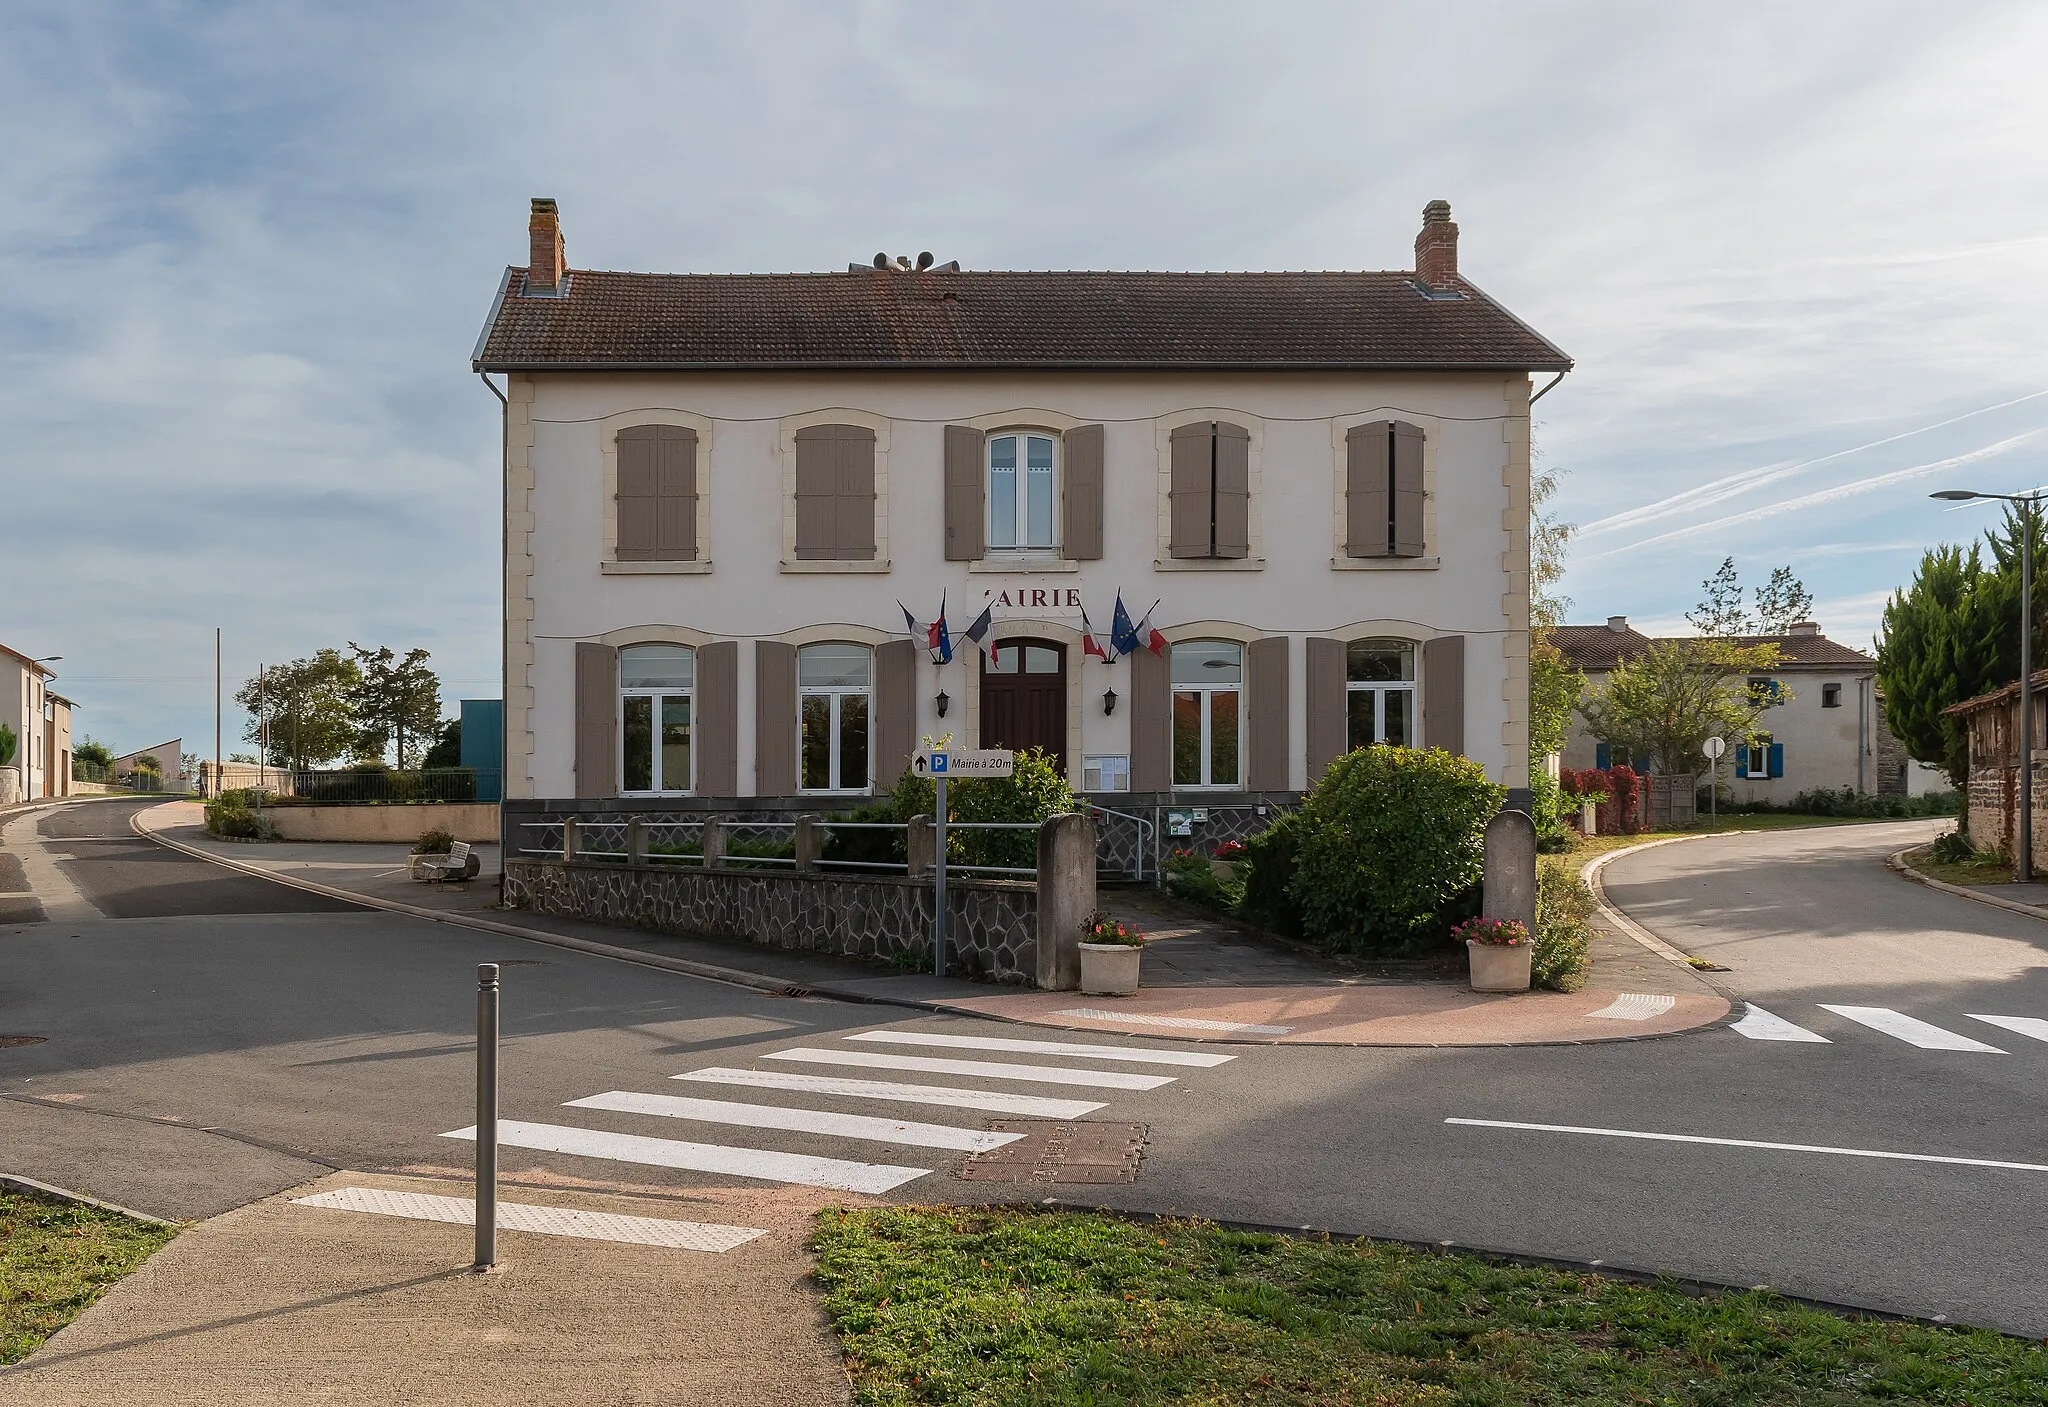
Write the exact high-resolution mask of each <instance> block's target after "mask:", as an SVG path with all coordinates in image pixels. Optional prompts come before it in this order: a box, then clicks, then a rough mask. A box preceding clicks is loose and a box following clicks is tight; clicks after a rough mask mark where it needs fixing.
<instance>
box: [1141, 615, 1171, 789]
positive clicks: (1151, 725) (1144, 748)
mask: <svg viewBox="0 0 2048 1407" xmlns="http://www.w3.org/2000/svg"><path fill="white" fill-rule="evenodd" d="M1172 653H1173V651H1172V649H1171V647H1169V648H1168V649H1167V651H1166V653H1165V654H1159V655H1155V654H1153V653H1152V652H1151V651H1150V650H1134V651H1133V652H1132V653H1131V790H1132V791H1152V792H1159V791H1171V790H1172V789H1173V683H1172V680H1173V669H1172V666H1171V665H1169V664H1168V663H1167V660H1168V657H1169V656H1171V654H1172Z"/></svg>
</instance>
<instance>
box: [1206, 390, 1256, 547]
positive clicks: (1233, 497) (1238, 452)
mask: <svg viewBox="0 0 2048 1407" xmlns="http://www.w3.org/2000/svg"><path fill="white" fill-rule="evenodd" d="M1251 449H1252V437H1251V432H1250V431H1248V430H1246V429H1245V428H1244V427H1243V426H1242V425H1232V424H1229V423H1228V422H1218V424H1217V426H1216V539H1215V547H1214V551H1215V555H1217V556H1218V557H1244V556H1247V555H1249V554H1250V552H1251V542H1252V536H1251V534H1252V528H1251V504H1252V467H1251Z"/></svg>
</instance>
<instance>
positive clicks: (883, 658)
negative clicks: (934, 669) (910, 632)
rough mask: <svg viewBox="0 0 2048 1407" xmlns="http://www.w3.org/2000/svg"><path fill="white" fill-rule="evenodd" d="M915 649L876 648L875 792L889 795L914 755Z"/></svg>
mask: <svg viewBox="0 0 2048 1407" xmlns="http://www.w3.org/2000/svg"><path fill="white" fill-rule="evenodd" d="M917 659H918V648H917V645H916V643H915V642H913V641H910V640H891V641H890V642H889V643H888V644H886V645H877V646H876V647H875V715H874V727H875V764H874V779H875V790H876V791H877V792H878V793H879V792H885V791H888V790H889V789H890V788H892V787H894V786H895V785H896V783H897V780H898V779H899V778H901V777H902V776H903V774H904V773H905V772H906V771H908V770H909V769H910V755H911V754H912V753H913V752H915V751H917Z"/></svg>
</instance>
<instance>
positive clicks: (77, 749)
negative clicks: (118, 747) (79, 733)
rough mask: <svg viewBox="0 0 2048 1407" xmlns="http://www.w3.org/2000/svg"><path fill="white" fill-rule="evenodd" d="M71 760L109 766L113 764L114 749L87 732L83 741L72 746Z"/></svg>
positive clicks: (97, 765) (96, 765)
mask: <svg viewBox="0 0 2048 1407" xmlns="http://www.w3.org/2000/svg"><path fill="white" fill-rule="evenodd" d="M71 760H72V761H74V762H90V763H91V764H92V765H93V766H95V767H111V766H113V765H114V750H113V749H112V748H110V747H108V746H107V745H106V744H105V743H103V742H99V741H97V740H95V739H94V738H93V736H92V735H91V734H90V733H88V734H86V736H85V741H83V742H81V743H77V744H75V745H74V746H73V747H72V749H71Z"/></svg>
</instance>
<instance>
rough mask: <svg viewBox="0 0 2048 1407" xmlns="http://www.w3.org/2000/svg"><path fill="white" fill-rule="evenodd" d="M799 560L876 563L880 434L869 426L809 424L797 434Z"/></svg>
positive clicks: (797, 541)
mask: <svg viewBox="0 0 2048 1407" xmlns="http://www.w3.org/2000/svg"><path fill="white" fill-rule="evenodd" d="M796 556H797V560H799V561H837V562H871V561H873V560H874V558H875V432H874V431H873V430H871V429H869V428H868V427H867V426H865V425H806V426H805V427H804V428H803V429H801V430H798V431H797V432H796Z"/></svg>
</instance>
